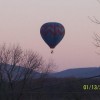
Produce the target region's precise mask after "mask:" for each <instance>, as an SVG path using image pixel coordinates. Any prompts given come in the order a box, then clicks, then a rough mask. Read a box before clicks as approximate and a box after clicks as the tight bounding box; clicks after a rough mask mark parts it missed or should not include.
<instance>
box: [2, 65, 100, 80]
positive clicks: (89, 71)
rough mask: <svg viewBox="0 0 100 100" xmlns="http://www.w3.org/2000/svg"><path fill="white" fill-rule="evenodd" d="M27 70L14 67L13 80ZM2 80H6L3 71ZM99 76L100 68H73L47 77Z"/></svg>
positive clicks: (37, 74) (8, 68)
mask: <svg viewBox="0 0 100 100" xmlns="http://www.w3.org/2000/svg"><path fill="white" fill-rule="evenodd" d="M11 69H12V66H11V65H8V66H7V68H6V70H8V71H9V70H11ZM27 69H28V68H25V67H22V66H16V67H15V69H14V71H13V73H12V76H13V78H14V77H16V75H17V74H18V75H17V76H18V77H19V75H20V74H22V73H23V72H24V71H27ZM30 70H32V69H30ZM3 74H4V79H7V74H6V72H5V71H3ZM40 75H41V73H39V72H36V71H32V73H31V76H32V77H33V78H39V77H40ZM97 75H100V67H87V68H73V69H67V70H63V71H60V72H55V73H49V75H48V76H49V77H56V78H66V77H75V78H88V77H92V76H97ZM18 77H16V80H17V78H18ZM23 77H24V76H23V74H22V75H21V77H20V79H23Z"/></svg>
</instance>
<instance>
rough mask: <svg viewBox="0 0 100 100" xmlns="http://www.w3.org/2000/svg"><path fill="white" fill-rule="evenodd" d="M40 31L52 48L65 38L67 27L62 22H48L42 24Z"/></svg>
mask: <svg viewBox="0 0 100 100" xmlns="http://www.w3.org/2000/svg"><path fill="white" fill-rule="evenodd" d="M40 33H41V36H42V38H43V40H44V41H45V42H46V43H47V44H48V46H49V47H50V48H55V47H56V45H57V44H58V43H59V42H60V41H61V40H62V39H63V37H64V35H65V29H64V26H63V25H62V24H60V23H57V22H48V23H45V24H43V25H42V27H41V29H40Z"/></svg>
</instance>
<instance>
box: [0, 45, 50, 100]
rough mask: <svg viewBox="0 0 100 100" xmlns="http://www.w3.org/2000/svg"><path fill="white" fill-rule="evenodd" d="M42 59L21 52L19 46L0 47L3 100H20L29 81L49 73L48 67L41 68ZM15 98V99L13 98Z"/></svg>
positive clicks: (32, 53)
mask: <svg viewBox="0 0 100 100" xmlns="http://www.w3.org/2000/svg"><path fill="white" fill-rule="evenodd" d="M43 63H44V62H43V58H42V57H41V56H40V55H39V54H38V53H35V52H33V51H31V50H22V48H21V47H20V46H19V45H17V46H16V45H14V46H7V45H5V44H4V45H1V46H0V83H2V85H1V86H2V89H3V94H4V95H5V100H9V99H10V100H20V99H21V97H22V95H23V92H25V90H26V88H27V83H28V82H29V80H31V79H33V78H34V77H35V75H36V74H37V72H36V71H38V72H42V74H41V75H40V76H38V77H40V78H41V76H42V78H43V77H45V76H43V73H45V75H47V73H48V72H50V66H51V64H50V65H48V66H47V67H44V66H43ZM15 96H16V97H15Z"/></svg>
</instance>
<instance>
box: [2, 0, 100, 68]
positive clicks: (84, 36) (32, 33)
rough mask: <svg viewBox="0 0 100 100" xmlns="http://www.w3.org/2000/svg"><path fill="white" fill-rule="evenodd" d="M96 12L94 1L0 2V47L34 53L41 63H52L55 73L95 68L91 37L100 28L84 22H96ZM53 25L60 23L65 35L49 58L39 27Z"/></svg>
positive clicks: (98, 61)
mask: <svg viewBox="0 0 100 100" xmlns="http://www.w3.org/2000/svg"><path fill="white" fill-rule="evenodd" d="M99 11H100V4H99V3H98V2H97V0H0V44H2V43H4V42H5V43H7V44H9V43H11V44H13V43H14V44H16V43H19V44H20V45H21V46H22V47H23V48H27V49H32V50H34V51H37V52H39V53H40V54H41V55H42V56H43V57H44V59H47V60H49V59H54V61H55V63H56V64H57V66H58V67H57V68H58V70H63V69H68V68H75V67H91V66H99V65H100V56H98V55H97V54H96V53H95V52H96V51H97V48H96V47H95V46H94V45H93V41H94V40H93V33H94V32H95V33H99V32H100V25H97V24H95V23H93V22H91V21H90V20H89V19H88V16H90V17H93V16H95V17H96V18H98V19H100V12H99ZM53 21H54V22H60V23H62V24H63V25H64V27H65V30H66V33H65V37H64V38H63V40H62V41H61V43H60V44H59V45H58V46H57V47H56V48H55V50H54V54H53V55H51V54H50V49H49V47H48V46H47V45H46V44H45V42H44V41H43V40H42V38H41V36H40V27H41V25H42V24H44V23H45V22H53Z"/></svg>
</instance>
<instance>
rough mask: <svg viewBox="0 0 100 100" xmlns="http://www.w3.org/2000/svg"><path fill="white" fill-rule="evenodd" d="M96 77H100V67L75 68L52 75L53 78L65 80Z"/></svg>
mask: <svg viewBox="0 0 100 100" xmlns="http://www.w3.org/2000/svg"><path fill="white" fill-rule="evenodd" d="M96 75H100V67H88V68H75V69H68V70H64V71H61V72H56V73H51V74H50V76H51V77H56V78H64V77H76V78H87V77H92V76H96Z"/></svg>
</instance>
